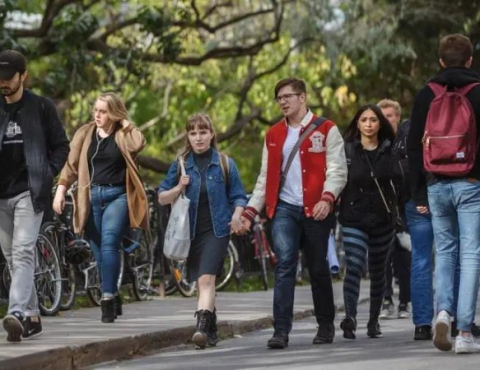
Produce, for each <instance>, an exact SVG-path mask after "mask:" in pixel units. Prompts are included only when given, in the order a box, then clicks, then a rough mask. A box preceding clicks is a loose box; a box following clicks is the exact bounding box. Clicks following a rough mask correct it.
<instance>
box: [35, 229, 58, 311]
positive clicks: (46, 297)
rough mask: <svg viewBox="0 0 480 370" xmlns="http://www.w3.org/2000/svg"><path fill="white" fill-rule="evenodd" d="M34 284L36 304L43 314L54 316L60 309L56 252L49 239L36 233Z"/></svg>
mask: <svg viewBox="0 0 480 370" xmlns="http://www.w3.org/2000/svg"><path fill="white" fill-rule="evenodd" d="M35 251H36V266H35V285H36V288H37V295H38V305H39V308H40V312H41V314H42V315H44V316H55V315H56V314H57V312H58V311H59V310H60V301H61V298H62V275H61V271H60V263H59V262H58V257H57V253H56V252H55V248H54V247H53V245H52V243H51V242H50V239H49V238H48V237H46V236H45V235H43V234H38V237H37V245H36V249H35Z"/></svg>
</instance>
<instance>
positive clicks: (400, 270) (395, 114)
mask: <svg viewBox="0 0 480 370" xmlns="http://www.w3.org/2000/svg"><path fill="white" fill-rule="evenodd" d="M377 105H378V107H379V108H380V109H381V110H382V113H383V115H384V116H385V118H387V119H388V121H389V122H390V124H391V125H392V128H393V131H394V133H395V140H394V141H393V146H392V156H393V166H394V167H393V168H394V174H395V185H396V189H397V196H398V208H399V211H400V215H401V217H402V219H403V220H405V204H406V202H407V201H408V200H409V195H410V188H409V184H408V177H407V176H408V157H407V135H408V129H409V125H410V122H409V121H408V120H405V121H404V122H402V124H401V125H400V119H401V116H402V109H401V107H400V104H399V103H398V102H396V101H394V100H389V99H383V100H381V101H380V102H378V104H377ZM405 231H406V230H402V231H401V232H400V233H397V236H396V237H395V241H394V243H393V245H392V251H391V253H390V258H389V261H388V263H387V287H386V289H385V297H384V299H383V306H382V311H381V312H380V319H392V318H394V317H398V318H399V319H407V318H409V317H410V310H409V303H410V259H411V257H410V250H409V249H408V248H410V244H411V243H410V240H409V239H410V236H409V235H408V234H407V233H406V232H405ZM425 237H427V235H426V236H425ZM393 272H395V275H396V276H397V277H398V281H399V304H398V310H397V314H396V316H395V305H394V303H393V275H394V274H393Z"/></svg>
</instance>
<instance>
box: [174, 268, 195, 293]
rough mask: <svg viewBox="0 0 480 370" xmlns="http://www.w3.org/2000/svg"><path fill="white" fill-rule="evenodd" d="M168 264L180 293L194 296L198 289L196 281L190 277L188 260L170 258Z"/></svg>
mask: <svg viewBox="0 0 480 370" xmlns="http://www.w3.org/2000/svg"><path fill="white" fill-rule="evenodd" d="M168 265H169V268H170V272H171V274H172V277H173V278H174V280H175V284H176V285H177V288H178V290H179V292H180V294H181V295H183V296H184V297H191V296H193V295H194V294H195V290H196V283H195V282H190V281H189V279H188V275H187V261H186V260H185V261H172V260H168Z"/></svg>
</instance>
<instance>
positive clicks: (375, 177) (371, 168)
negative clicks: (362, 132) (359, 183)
mask: <svg viewBox="0 0 480 370" xmlns="http://www.w3.org/2000/svg"><path fill="white" fill-rule="evenodd" d="M363 154H364V155H365V158H366V159H367V163H368V166H369V167H370V176H371V177H372V179H373V181H375V184H376V185H377V188H378V191H379V192H380V196H381V197H382V200H383V204H384V205H385V208H386V209H387V212H388V213H390V214H391V213H392V211H391V209H390V207H389V206H388V203H387V199H386V198H385V195H384V194H383V191H382V188H381V187H380V184H379V183H378V179H377V176H375V173H374V172H373V167H372V164H371V163H370V159H369V158H368V155H367V153H365V149H363ZM390 184H391V185H392V187H393V184H392V183H391V182H390ZM393 189H394V191H395V188H393Z"/></svg>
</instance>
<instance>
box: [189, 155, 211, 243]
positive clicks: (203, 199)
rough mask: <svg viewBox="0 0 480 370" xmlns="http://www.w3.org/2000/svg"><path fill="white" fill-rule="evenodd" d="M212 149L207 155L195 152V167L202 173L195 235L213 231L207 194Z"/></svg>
mask: <svg viewBox="0 0 480 370" xmlns="http://www.w3.org/2000/svg"><path fill="white" fill-rule="evenodd" d="M212 154H213V151H212V148H210V149H209V150H207V151H206V152H205V153H201V154H197V153H195V152H193V160H194V162H195V166H196V167H197V169H198V171H199V172H200V177H201V185H200V198H199V200H198V209H197V224H196V226H195V235H199V233H204V232H206V231H209V230H212V229H213V224H212V216H211V214H210V204H209V200H208V192H207V175H206V174H207V167H208V165H209V164H210V162H211V161H212Z"/></svg>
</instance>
